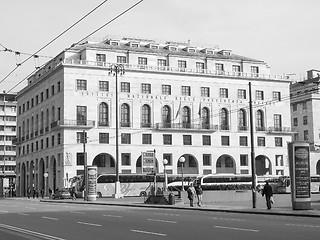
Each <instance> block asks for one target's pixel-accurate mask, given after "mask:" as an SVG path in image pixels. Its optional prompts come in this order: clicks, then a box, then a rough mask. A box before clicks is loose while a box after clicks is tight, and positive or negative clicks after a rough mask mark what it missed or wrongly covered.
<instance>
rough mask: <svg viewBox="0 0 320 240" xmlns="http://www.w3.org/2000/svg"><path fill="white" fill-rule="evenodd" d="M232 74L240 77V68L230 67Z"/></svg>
mask: <svg viewBox="0 0 320 240" xmlns="http://www.w3.org/2000/svg"><path fill="white" fill-rule="evenodd" d="M232 72H233V75H234V76H240V75H241V73H240V72H241V67H240V66H239V65H232Z"/></svg>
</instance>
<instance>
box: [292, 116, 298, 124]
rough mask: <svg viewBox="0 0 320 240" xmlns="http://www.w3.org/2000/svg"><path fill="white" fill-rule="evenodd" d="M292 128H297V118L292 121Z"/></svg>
mask: <svg viewBox="0 0 320 240" xmlns="http://www.w3.org/2000/svg"><path fill="white" fill-rule="evenodd" d="M293 126H298V118H294V119H293Z"/></svg>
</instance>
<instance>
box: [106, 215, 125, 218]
mask: <svg viewBox="0 0 320 240" xmlns="http://www.w3.org/2000/svg"><path fill="white" fill-rule="evenodd" d="M102 216H104V217H115V218H122V216H117V215H108V214H103V215H102Z"/></svg>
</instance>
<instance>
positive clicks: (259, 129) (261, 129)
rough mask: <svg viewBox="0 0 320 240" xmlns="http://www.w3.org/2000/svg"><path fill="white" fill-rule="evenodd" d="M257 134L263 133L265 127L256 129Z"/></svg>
mask: <svg viewBox="0 0 320 240" xmlns="http://www.w3.org/2000/svg"><path fill="white" fill-rule="evenodd" d="M256 131H257V132H265V131H266V128H265V127H256Z"/></svg>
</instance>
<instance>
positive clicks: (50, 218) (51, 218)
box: [42, 217, 59, 221]
mask: <svg viewBox="0 0 320 240" xmlns="http://www.w3.org/2000/svg"><path fill="white" fill-rule="evenodd" d="M42 218H44V219H49V220H55V221H57V220H59V219H58V218H53V217H42Z"/></svg>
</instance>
